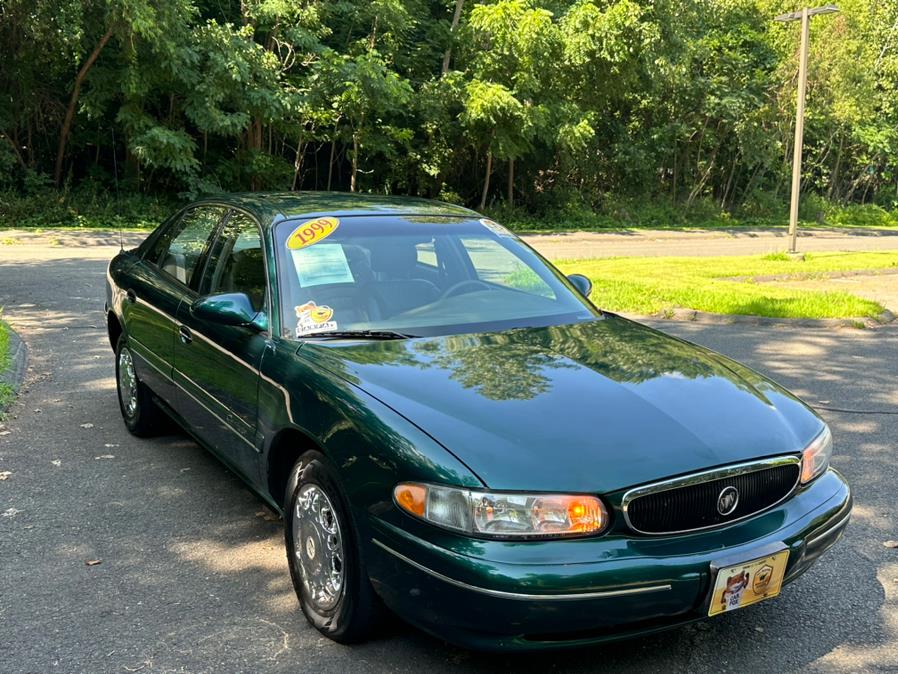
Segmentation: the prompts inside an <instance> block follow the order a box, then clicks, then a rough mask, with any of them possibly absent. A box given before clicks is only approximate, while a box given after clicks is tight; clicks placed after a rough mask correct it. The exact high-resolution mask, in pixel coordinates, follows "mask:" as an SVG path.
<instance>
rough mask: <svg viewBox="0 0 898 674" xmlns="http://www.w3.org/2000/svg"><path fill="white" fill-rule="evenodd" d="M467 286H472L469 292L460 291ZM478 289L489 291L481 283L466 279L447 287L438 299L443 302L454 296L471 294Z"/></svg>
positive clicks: (484, 284) (485, 285) (487, 287)
mask: <svg viewBox="0 0 898 674" xmlns="http://www.w3.org/2000/svg"><path fill="white" fill-rule="evenodd" d="M467 286H473V287H472V288H471V290H464V291H462V288H465V287H467ZM480 288H484V289H486V290H489V289H490V287H489V286H488V285H487V284H486V283H484V282H483V281H476V280H474V279H468V280H466V281H459V282H458V283H455V284H453V285H451V286H449V287H448V288H447V289H446V291H445V292H444V293H443V294H442V295H440V299H441V300H444V299H446V298H447V297H453V296H454V295H463V294H464V293H472V292H474V291H475V290H477V289H480Z"/></svg>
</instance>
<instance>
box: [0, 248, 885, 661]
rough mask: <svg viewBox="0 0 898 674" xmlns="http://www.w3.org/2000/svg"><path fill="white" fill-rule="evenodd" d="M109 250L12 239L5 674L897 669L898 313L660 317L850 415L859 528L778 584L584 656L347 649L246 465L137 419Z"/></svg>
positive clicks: (390, 643)
mask: <svg viewBox="0 0 898 674" xmlns="http://www.w3.org/2000/svg"><path fill="white" fill-rule="evenodd" d="M109 243H111V242H110V241H108V240H105V241H104V240H101V239H100V238H95V239H92V238H91V237H84V238H83V239H82V238H79V237H77V236H75V235H71V236H69V237H68V240H67V241H61V242H59V241H58V242H56V245H47V244H46V242H45V243H43V244H38V243H34V244H31V245H28V244H25V243H24V242H23V243H22V244H16V245H11V244H9V243H6V244H2V243H0V306H3V307H4V318H5V319H6V320H8V321H9V322H10V323H11V324H12V325H13V326H14V327H15V329H16V330H18V331H19V332H20V334H21V335H22V336H23V337H24V339H25V340H26V342H27V344H28V346H29V348H30V366H29V375H28V380H27V382H26V386H25V388H24V390H23V392H22V395H21V396H20V398H19V400H18V402H17V403H16V404H15V406H14V408H13V409H12V410H11V413H10V415H9V418H8V419H7V420H6V428H5V429H3V430H0V434H3V435H0V471H11V472H12V474H11V475H10V476H9V478H8V479H7V480H5V481H0V671H3V672H40V673H45V672H98V673H99V672H136V671H140V672H298V671H315V672H347V671H352V672H355V671H371V672H374V671H416V672H421V671H426V672H428V674H436V673H437V672H442V671H448V670H453V669H458V668H462V667H463V668H465V669H466V670H470V671H496V672H507V671H534V672H536V671H539V672H544V671H547V670H549V671H555V670H564V671H600V670H608V671H635V672H653V673H654V672H667V671H682V670H690V671H736V672H744V671H755V672H766V671H779V672H783V671H789V672H792V671H798V670H804V669H807V670H812V671H845V670H851V671H858V670H866V671H896V670H898V550H893V549H887V548H885V547H884V546H883V541H885V540H888V539H898V520H896V516H895V496H894V494H895V487H896V484H898V479H896V478H898V467H896V464H898V458H896V453H895V438H896V437H898V416H896V412H898V377H896V376H895V373H896V370H898V328H896V327H886V328H881V329H877V330H875V331H856V330H848V329H846V330H840V331H824V330H808V329H801V330H799V329H794V328H769V327H768V328H754V327H750V326H726V327H723V326H721V327H717V326H707V325H695V324H687V323H659V324H657V325H659V326H660V327H661V328H662V329H664V330H668V331H670V332H673V333H676V334H678V335H681V336H684V337H686V338H688V339H691V340H693V341H696V342H699V343H702V344H705V345H708V346H710V347H712V348H714V349H717V350H719V351H722V352H724V353H726V354H727V355H730V356H733V357H735V358H737V359H739V360H742V361H744V362H746V363H748V364H749V365H751V366H753V367H755V368H757V369H759V370H761V371H763V372H765V373H768V374H770V375H772V376H773V377H774V378H775V379H777V380H779V381H780V382H782V383H784V384H786V385H787V386H789V387H791V388H792V389H793V390H794V391H796V392H797V393H799V394H800V395H802V396H804V397H805V398H806V400H808V401H809V402H810V403H812V404H814V405H817V406H821V407H831V408H840V409H850V410H856V411H854V412H833V411H826V410H824V411H823V412H822V413H823V414H824V416H825V417H826V418H827V419H828V420H829V422H830V423H831V425H832V427H833V431H834V434H835V438H836V447H837V448H836V451H837V454H836V457H835V459H834V464H835V466H836V467H837V468H839V469H840V470H842V471H843V472H844V473H845V475H846V476H847V477H848V479H849V481H850V482H851V484H852V485H853V487H854V490H855V498H856V506H855V511H854V513H855V514H854V517H853V520H852V523H851V525H850V526H849V529H848V532H847V533H846V536H845V538H844V539H843V541H842V543H841V544H840V545H838V546H837V547H836V548H835V549H834V550H833V551H831V552H830V553H828V554H827V555H826V556H825V557H824V558H823V560H822V561H821V562H820V563H819V564H818V565H817V566H816V567H815V568H814V569H812V570H811V571H810V572H809V573H808V574H806V575H805V576H804V577H803V578H802V579H800V580H799V581H798V582H796V583H794V584H792V585H790V586H789V587H787V588H786V589H785V590H784V592H783V594H782V596H781V597H780V598H779V599H777V600H774V601H771V602H767V603H765V604H762V605H759V606H756V607H752V608H749V609H746V610H744V611H739V612H737V613H734V614H730V615H725V616H723V617H720V618H717V619H715V620H713V621H706V622H703V623H700V624H696V625H693V626H688V627H685V628H681V629H678V630H675V631H671V632H667V633H664V634H661V635H657V636H653V637H648V638H643V639H639V640H635V641H629V642H623V643H618V644H613V645H608V646H604V647H599V648H592V649H589V650H585V651H573V652H568V653H558V654H550V655H538V656H527V657H515V658H508V657H504V656H503V657H500V656H484V655H480V654H476V653H470V652H466V651H463V650H459V649H457V648H455V647H452V646H449V645H446V644H444V643H442V642H440V641H437V640H435V639H432V638H430V637H428V636H426V635H424V634H422V633H420V632H418V631H416V630H414V629H412V628H410V627H406V626H404V625H403V624H401V623H396V624H393V625H390V626H388V627H387V628H386V630H385V634H384V635H383V636H382V637H381V638H379V639H377V640H374V641H372V642H370V643H367V644H364V645H361V646H356V647H352V648H348V647H343V646H338V645H336V644H333V643H331V642H329V641H327V640H326V639H324V638H322V637H320V636H319V635H318V633H317V632H316V631H315V630H313V629H312V628H310V627H308V626H307V624H306V622H305V620H304V619H303V617H302V615H301V614H300V612H299V611H298V608H297V604H296V600H295V598H294V595H293V591H292V588H291V586H290V581H289V578H288V575H287V568H286V564H285V559H284V553H283V548H282V534H281V525H280V523H279V522H278V521H273V518H272V517H271V516H270V514H269V512H268V511H267V510H266V509H265V508H264V507H263V506H262V504H261V503H260V501H258V500H257V499H256V497H254V496H253V495H252V494H250V492H249V491H248V490H247V489H245V488H244V487H243V486H242V483H241V482H240V481H239V480H237V478H235V477H234V476H233V475H231V474H230V473H229V472H228V471H227V470H226V469H225V468H224V467H223V466H222V465H221V464H219V463H218V462H217V461H216V460H215V459H213V458H212V456H211V455H209V454H208V453H206V452H205V451H203V450H201V449H200V448H198V447H197V446H196V445H195V444H194V443H193V442H191V441H190V440H188V439H186V438H185V437H184V436H181V435H177V434H173V435H170V436H167V437H162V438H157V439H153V440H138V439H136V438H132V437H131V436H130V435H128V433H127V432H126V431H125V428H124V426H123V424H122V423H121V420H120V418H119V411H118V407H117V403H116V396H115V388H114V380H113V357H112V351H111V350H110V348H109V345H108V344H107V341H106V334H105V329H104V320H103V315H102V307H103V278H104V272H105V267H106V263H107V261H108V259H109V258H110V257H111V256H112V255H114V254H115V252H116V250H117V246H111V245H108V244H109ZM7 431H8V433H7ZM88 560H101V563H100V564H97V565H94V566H87V565H86V564H85V562H86V561H88Z"/></svg>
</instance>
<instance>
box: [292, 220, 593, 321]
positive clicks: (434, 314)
mask: <svg viewBox="0 0 898 674" xmlns="http://www.w3.org/2000/svg"><path fill="white" fill-rule="evenodd" d="M275 239H276V242H275V246H276V255H277V256H278V257H279V260H278V271H279V288H280V296H281V298H282V302H283V307H282V315H283V316H284V333H285V336H287V337H297V338H302V337H305V336H307V335H310V334H315V333H322V332H331V331H339V332H343V331H356V330H392V331H396V332H401V333H403V334H410V335H420V336H430V335H439V334H457V333H463V332H487V331H492V330H502V329H508V328H514V327H537V326H546V325H559V324H562V323H570V322H577V321H582V320H591V319H593V318H594V317H595V316H596V315H597V313H598V312H597V310H596V309H595V308H594V307H593V306H592V305H591V304H589V302H587V301H586V300H584V299H583V298H582V297H581V296H580V295H579V294H578V293H576V292H575V291H573V290H572V287H571V286H570V284H569V282H568V281H567V280H566V279H565V278H564V276H563V275H562V274H561V273H560V272H558V271H557V270H556V269H554V268H553V267H551V266H550V265H548V264H546V263H545V262H544V261H543V260H541V259H540V258H539V256H538V255H536V254H535V253H534V252H533V251H532V250H531V249H530V248H528V247H527V246H526V245H525V244H524V243H523V242H522V241H521V240H520V239H518V238H517V237H516V236H514V235H513V234H511V233H510V232H508V231H506V230H504V229H503V228H501V227H499V226H498V225H496V223H493V222H491V221H488V220H463V219H459V218H451V217H435V216H427V217H416V216H353V217H345V218H342V219H338V218H317V219H313V220H291V221H285V222H282V223H280V224H278V225H277V227H276V229H275Z"/></svg>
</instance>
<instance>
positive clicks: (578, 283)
mask: <svg viewBox="0 0 898 674" xmlns="http://www.w3.org/2000/svg"><path fill="white" fill-rule="evenodd" d="M567 280H568V281H570V282H571V283H573V284H574V287H575V288H576V289H577V290H579V291H580V294H581V295H583V297H589V293H591V292H592V281H590V280H589V279H588V278H586V277H585V276H584V275H583V274H568V277H567Z"/></svg>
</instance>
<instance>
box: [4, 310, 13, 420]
mask: <svg viewBox="0 0 898 674" xmlns="http://www.w3.org/2000/svg"><path fill="white" fill-rule="evenodd" d="M9 363H10V353H9V328H8V327H7V326H6V323H4V322H3V321H0V373H2V372H6V369H7V368H8V367H9ZM13 396H15V389H13V387H12V384H8V383H6V382H4V381H0V419H2V418H3V413H4V410H6V408H7V407H9V404H10V403H11V402H12V399H13Z"/></svg>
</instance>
